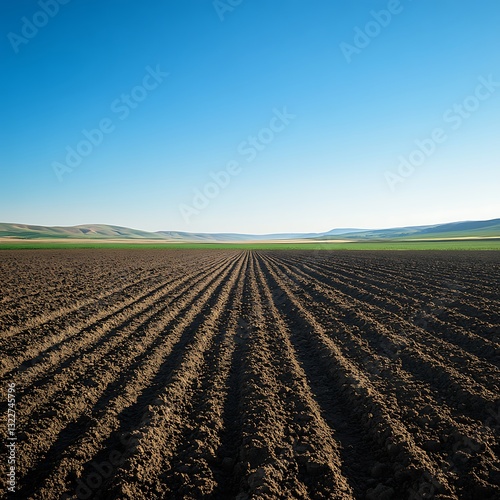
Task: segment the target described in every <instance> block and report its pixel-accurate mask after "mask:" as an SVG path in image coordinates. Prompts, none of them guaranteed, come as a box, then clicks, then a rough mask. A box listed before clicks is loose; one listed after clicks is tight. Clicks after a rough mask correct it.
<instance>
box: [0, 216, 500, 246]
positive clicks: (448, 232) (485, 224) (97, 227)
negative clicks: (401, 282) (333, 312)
mask: <svg viewBox="0 0 500 500" xmlns="http://www.w3.org/2000/svg"><path fill="white" fill-rule="evenodd" d="M491 237H498V238H500V219H492V220H487V221H462V222H452V223H446V224H435V225H428V226H409V227H399V228H388V229H354V228H340V229H332V230H330V231H326V232H324V233H282V234H266V235H255V234H239V233H189V232H183V231H157V232H149V231H141V230H139V229H130V228H128V227H121V226H110V225H106V224H84V225H79V226H68V227H66V226H52V227H47V226H34V225H28V224H9V223H0V240H1V239H2V238H4V239H6V238H9V239H12V238H14V239H21V240H36V239H96V240H158V241H165V242H193V243H195V242H200V243H209V242H245V241H279V240H304V241H316V240H336V239H342V240H349V241H380V240H384V241H385V240H414V239H447V238H491Z"/></svg>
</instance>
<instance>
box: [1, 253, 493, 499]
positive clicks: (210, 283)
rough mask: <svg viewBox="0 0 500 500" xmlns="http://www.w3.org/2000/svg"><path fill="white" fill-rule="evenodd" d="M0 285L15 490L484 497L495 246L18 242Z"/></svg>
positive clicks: (488, 478) (489, 491) (43, 494)
mask: <svg viewBox="0 0 500 500" xmlns="http://www.w3.org/2000/svg"><path fill="white" fill-rule="evenodd" d="M0 280H1V283H2V285H1V294H0V327H1V339H0V345H1V349H2V360H1V367H0V376H1V378H2V393H3V394H4V396H3V398H2V399H3V400H2V404H3V405H4V407H5V406H6V403H7V397H6V392H7V391H6V388H7V386H8V384H9V383H15V387H16V389H15V396H16V429H15V432H16V436H17V455H16V460H17V462H16V481H17V485H16V493H15V494H13V495H12V497H13V498H21V499H27V498H36V499H55V498H103V499H118V498H120V499H122V498H129V499H148V500H150V499H156V498H167V499H168V498H186V499H201V498H211V499H233V498H236V499H238V500H244V499H250V498H260V499H274V498H283V499H285V498H304V499H306V498H318V499H351V498H356V499H358V498H359V499H365V498H366V499H368V500H375V499H379V500H390V499H393V500H399V499H407V498H408V499H424V498H441V499H498V498H500V391H499V389H500V315H499V313H500V256H499V255H498V253H497V252H474V253H468V252H354V251H352V252H321V251H309V252H299V251H290V252H286V251H276V252H273V251H268V252H265V251H262V252H261V251H259V252H254V251H245V252H240V251H236V250H235V251H229V250H228V251H203V250H199V251H196V250H194V251H176V250H170V251H161V250H158V251H155V250H131V251H120V250H87V251H80V250H67V251H63V250H61V251H44V250H37V251H21V250H20V251H15V252H10V251H3V252H1V254H0ZM3 415H5V411H4V412H3ZM3 421H4V423H5V422H6V419H5V418H4V419H3ZM4 425H5V424H4ZM2 432H4V434H5V431H3V430H2ZM5 456H6V455H5V450H4V453H3V457H4V458H5ZM5 462H6V459H5V460H4V463H5ZM6 485H7V476H6V474H5V473H3V474H2V488H3V489H2V491H5V488H6Z"/></svg>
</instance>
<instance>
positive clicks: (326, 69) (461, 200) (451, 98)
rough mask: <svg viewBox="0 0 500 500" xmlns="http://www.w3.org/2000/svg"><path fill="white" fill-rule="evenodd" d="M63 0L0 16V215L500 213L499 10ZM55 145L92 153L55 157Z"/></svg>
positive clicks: (251, 220) (55, 218) (302, 223)
mask: <svg viewBox="0 0 500 500" xmlns="http://www.w3.org/2000/svg"><path fill="white" fill-rule="evenodd" d="M65 1H66V3H65V4H64V5H63V4H62V3H60V2H62V0H59V1H58V0H45V1H44V0H42V1H27V0H5V1H2V2H1V4H0V19H1V21H0V27H1V32H2V42H1V45H0V51H1V53H0V64H1V68H2V72H1V75H2V77H1V79H0V95H1V99H2V103H1V109H2V113H1V115H2V116H1V129H0V136H1V139H0V140H1V151H2V155H1V157H0V162H1V163H0V172H1V176H0V182H1V197H0V221H3V222H18V223H32V224H42V225H75V224H84V223H104V224H117V225H123V226H128V227H134V228H141V229H146V230H186V231H207V232H215V231H217V232H219V231H221V232H222V231H233V232H251V233H266V232H287V231H323V230H328V229H331V228H334V227H367V228H373V227H389V226H399V225H411V224H427V223H438V222H447V221H454V220H464V219H487V218H494V217H500V201H499V200H500V197H499V195H498V192H499V188H500V146H499V145H500V120H499V117H500V83H499V82H500V57H499V54H500V29H499V26H500V3H499V2H498V0H482V1H481V2H477V1H476V2H474V1H472V0H461V1H460V2H458V1H452V0H441V1H439V2H436V1H434V0H421V1H410V0H401V1H400V2H398V1H397V0H390V1H356V2H354V1H352V0H345V1H340V0H339V1H332V0H316V1H314V2H311V1H308V0H301V1H299V0H274V1H273V2H269V1H268V0H243V1H242V2H241V3H240V4H239V5H236V6H234V7H231V6H230V4H229V2H228V0H220V1H219V2H218V3H217V2H215V3H214V2H212V1H211V0H207V1H204V0H198V1H195V0H175V1H174V0H161V1H159V0H157V1H156V0H151V1H148V2H143V3H141V2H137V1H131V0H106V1H102V0H69V1H68V0H65ZM44 3H45V4H46V6H45V8H46V9H47V10H48V11H50V15H49V14H45V13H44V11H43V10H42V6H43V4H44ZM232 3H233V4H236V3H237V2H236V1H235V0H232ZM224 5H226V8H225V7H224ZM228 6H229V7H228ZM388 9H389V10H388ZM56 10H57V11H58V12H55V11H56ZM372 11H375V12H380V11H386V12H382V13H381V14H379V15H374V13H373V12H372ZM387 12H389V15H390V19H389V16H388V14H387ZM33 23H34V24H33ZM37 24H38V27H37ZM367 32H368V34H367ZM148 68H149V69H148ZM158 72H159V73H158ZM151 73H152V74H153V76H151ZM167 73H168V76H166V74H167ZM155 76H156V79H155ZM476 95H477V96H476ZM283 115H285V117H284V118H283ZM287 116H288V118H287ZM99 126H102V127H103V128H104V129H105V130H106V132H102V137H100V136H99V134H96V133H94V137H93V138H94V141H95V142H96V144H95V145H92V144H90V143H87V144H85V141H86V139H85V136H84V134H83V132H82V131H83V130H87V131H91V130H93V129H96V128H98V127H99ZM270 126H271V128H269V127H270ZM272 129H274V130H272ZM436 129H438V130H437V131H436ZM438 139H439V141H438ZM417 140H420V141H423V142H421V144H424V146H422V148H423V149H425V148H426V147H427V151H428V154H427V155H426V156H424V161H422V155H423V154H424V153H418V151H417V152H416V153H415V151H416V150H417V145H416V143H415V141H417ZM82 141H84V142H82ZM89 144H90V149H89ZM67 148H70V149H71V148H72V150H76V149H77V148H80V151H82V152H84V153H85V154H86V156H82V158H81V161H80V162H79V163H78V162H76V163H78V165H77V166H75V160H74V159H73V161H74V163H73V164H68V163H67V159H66V156H67V154H68V150H67ZM412 154H413V156H412ZM70 156H71V155H70ZM410 157H411V158H412V160H411V161H413V162H414V165H413V167H412V166H410V167H408V165H407V166H406V167H401V166H400V164H401V163H402V158H406V159H407V161H408V158H410ZM70 160H71V158H70ZM54 165H56V168H54ZM228 166H229V167H228ZM228 168H230V169H231V168H232V170H231V174H227V173H226V174H220V175H219V178H218V179H219V182H220V183H222V184H224V183H225V184H227V185H222V187H219V186H216V185H215V184H213V182H214V181H213V180H212V179H211V176H210V174H211V173H217V172H220V171H224V170H225V171H227V169H228ZM398 168H399V169H401V168H402V171H398ZM58 174H59V175H58ZM402 174H404V175H402ZM227 179H229V183H228V182H227ZM211 183H212V184H211ZM197 190H198V191H197ZM203 192H205V193H208V195H209V196H211V198H210V199H209V198H206V199H204V198H203V197H204V196H205V195H204V194H202V195H198V196H197V199H196V200H194V198H195V197H196V193H203ZM207 200H208V203H207ZM193 203H197V205H194V204H193ZM204 204H205V205H207V206H203V205H204Z"/></svg>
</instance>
